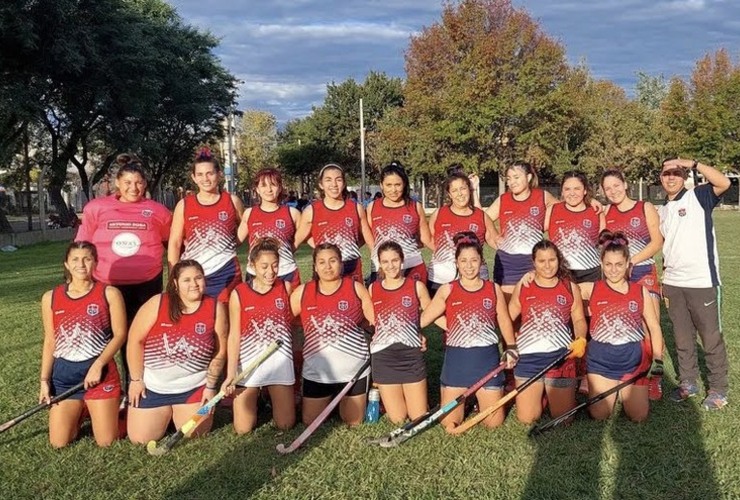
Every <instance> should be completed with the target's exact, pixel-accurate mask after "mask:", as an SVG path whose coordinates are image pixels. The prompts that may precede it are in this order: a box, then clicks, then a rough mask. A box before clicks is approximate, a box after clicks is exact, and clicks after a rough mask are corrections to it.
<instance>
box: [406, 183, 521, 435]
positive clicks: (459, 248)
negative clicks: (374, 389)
mask: <svg viewBox="0 0 740 500" xmlns="http://www.w3.org/2000/svg"><path fill="white" fill-rule="evenodd" d="M466 179H467V177H466ZM454 245H455V261H456V263H457V269H458V271H459V273H460V278H459V279H458V280H456V281H453V282H452V283H448V284H445V285H442V286H441V287H440V288H439V290H438V291H437V294H436V295H435V296H434V299H432V302H431V303H430V304H429V307H427V308H426V309H425V310H424V312H423V313H422V314H421V327H422V328H424V327H426V326H428V325H429V324H431V323H432V322H433V321H434V320H435V319H437V318H439V317H440V316H442V315H443V314H444V315H445V317H446V320H447V327H448V328H449V331H448V334H447V337H446V342H445V343H446V349H445V354H444V356H445V357H444V363H443V364H442V376H441V385H442V388H441V391H442V394H441V399H440V404H441V405H444V404H446V403H448V402H450V401H452V400H453V399H455V398H457V397H458V396H460V395H461V394H463V393H464V392H465V390H466V389H467V388H468V387H470V386H472V385H473V384H474V383H475V382H477V381H478V380H479V379H480V378H481V377H483V375H485V374H486V373H487V372H489V371H491V370H492V369H493V368H495V367H496V365H497V364H498V363H499V359H500V358H499V347H498V344H499V337H498V335H497V334H496V325H498V327H499V330H500V332H501V335H502V336H503V338H504V341H505V342H506V345H507V349H506V350H505V351H504V360H505V361H506V363H507V368H513V367H514V365H516V360H517V359H518V358H519V355H518V353H517V347H516V340H515V339H514V331H513V328H512V326H511V318H510V317H509V312H508V311H507V309H506V302H504V298H503V294H502V292H501V288H499V286H498V285H495V284H494V283H493V282H491V281H488V280H484V279H483V278H481V276H480V270H481V265H482V262H483V248H482V246H481V243H480V241H479V240H478V238H477V236H476V235H475V233H473V232H470V231H466V232H462V233H458V234H457V235H455V238H454ZM503 379H504V376H503V374H499V375H498V376H497V377H495V378H493V379H492V380H491V381H490V382H488V383H487V384H486V386H485V387H483V388H482V389H480V390H478V392H476V394H475V397H476V399H477V400H478V405H479V407H480V409H481V410H483V409H485V408H488V407H489V406H492V405H494V404H496V402H497V401H498V400H499V399H501V396H502V395H503V382H504V380H503ZM463 412H464V408H463V407H458V408H457V409H455V410H453V411H452V412H450V414H449V415H447V416H446V417H445V418H444V419H442V425H443V426H444V428H445V430H447V431H450V430H452V429H453V428H454V427H456V426H457V425H459V424H460V423H461V422H462V420H463ZM503 421H504V413H503V412H496V413H494V414H493V415H490V416H489V417H488V418H486V420H484V421H483V424H484V425H485V426H487V427H496V426H499V425H501V424H502V423H503Z"/></svg>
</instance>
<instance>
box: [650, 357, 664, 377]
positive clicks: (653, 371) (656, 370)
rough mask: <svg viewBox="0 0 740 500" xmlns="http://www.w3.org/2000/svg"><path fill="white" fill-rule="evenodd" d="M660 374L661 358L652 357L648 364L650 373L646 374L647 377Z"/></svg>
mask: <svg viewBox="0 0 740 500" xmlns="http://www.w3.org/2000/svg"><path fill="white" fill-rule="evenodd" d="M662 376H663V360H662V359H654V360H653V363H652V364H651V365H650V373H649V374H648V378H653V377H662Z"/></svg>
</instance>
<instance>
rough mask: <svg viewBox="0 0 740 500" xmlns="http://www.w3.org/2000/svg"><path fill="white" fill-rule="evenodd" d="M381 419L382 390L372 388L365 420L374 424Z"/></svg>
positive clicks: (368, 396) (368, 397)
mask: <svg viewBox="0 0 740 500" xmlns="http://www.w3.org/2000/svg"><path fill="white" fill-rule="evenodd" d="M379 419H380V391H379V390H377V389H370V392H369V393H368V395H367V408H366V409H365V422H366V423H368V424H374V423H376V422H377V421H378V420H379Z"/></svg>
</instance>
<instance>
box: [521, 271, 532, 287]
mask: <svg viewBox="0 0 740 500" xmlns="http://www.w3.org/2000/svg"><path fill="white" fill-rule="evenodd" d="M533 281H534V271H529V272H527V273H525V274H524V276H522V279H520V280H519V283H521V285H522V286H523V287H524V288H529V284H530V283H532V282H533Z"/></svg>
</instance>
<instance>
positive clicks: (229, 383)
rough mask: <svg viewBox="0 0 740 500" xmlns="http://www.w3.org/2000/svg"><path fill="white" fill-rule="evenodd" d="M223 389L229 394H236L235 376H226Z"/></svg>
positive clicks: (222, 385)
mask: <svg viewBox="0 0 740 500" xmlns="http://www.w3.org/2000/svg"><path fill="white" fill-rule="evenodd" d="M221 390H222V391H223V393H224V394H226V395H227V396H231V395H232V394H234V391H235V390H236V386H235V385H234V377H226V380H224V383H223V384H221Z"/></svg>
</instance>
